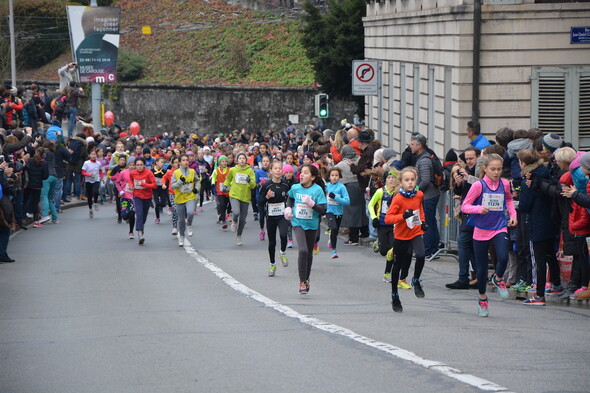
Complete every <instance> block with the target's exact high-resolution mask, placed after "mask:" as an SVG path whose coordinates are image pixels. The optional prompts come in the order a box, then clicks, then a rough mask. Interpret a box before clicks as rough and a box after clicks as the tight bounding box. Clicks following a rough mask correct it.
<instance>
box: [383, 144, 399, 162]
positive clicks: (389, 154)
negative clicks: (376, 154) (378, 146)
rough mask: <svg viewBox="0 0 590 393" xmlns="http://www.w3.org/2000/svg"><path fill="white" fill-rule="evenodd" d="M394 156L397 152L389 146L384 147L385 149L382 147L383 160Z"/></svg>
mask: <svg viewBox="0 0 590 393" xmlns="http://www.w3.org/2000/svg"><path fill="white" fill-rule="evenodd" d="M396 156H397V153H396V152H395V150H393V149H392V148H391V147H386V148H385V149H383V159H384V160H385V161H389V160H391V159H392V158H395V157H396Z"/></svg>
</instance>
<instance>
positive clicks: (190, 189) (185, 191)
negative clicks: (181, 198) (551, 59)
mask: <svg viewBox="0 0 590 393" xmlns="http://www.w3.org/2000/svg"><path fill="white" fill-rule="evenodd" d="M180 192H182V193H183V194H188V193H189V192H193V183H188V184H183V185H182V186H180Z"/></svg>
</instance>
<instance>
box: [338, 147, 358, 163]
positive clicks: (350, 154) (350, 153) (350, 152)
mask: <svg viewBox="0 0 590 393" xmlns="http://www.w3.org/2000/svg"><path fill="white" fill-rule="evenodd" d="M340 154H342V158H347V159H349V160H350V159H352V158H355V157H356V150H354V147H352V146H350V145H344V146H342V148H341V149H340Z"/></svg>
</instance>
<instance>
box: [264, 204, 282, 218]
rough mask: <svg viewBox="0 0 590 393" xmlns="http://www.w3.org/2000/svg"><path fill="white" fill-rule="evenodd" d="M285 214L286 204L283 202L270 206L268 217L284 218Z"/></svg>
mask: <svg viewBox="0 0 590 393" xmlns="http://www.w3.org/2000/svg"><path fill="white" fill-rule="evenodd" d="M284 212H285V204H284V203H283V202H279V203H269V204H268V215H269V216H272V217H275V216H282V215H283V213H284Z"/></svg>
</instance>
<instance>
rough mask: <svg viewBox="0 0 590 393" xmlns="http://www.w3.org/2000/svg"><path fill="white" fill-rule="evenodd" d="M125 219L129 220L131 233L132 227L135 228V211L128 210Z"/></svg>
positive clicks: (131, 231)
mask: <svg viewBox="0 0 590 393" xmlns="http://www.w3.org/2000/svg"><path fill="white" fill-rule="evenodd" d="M127 220H128V222H129V233H133V229H134V228H135V211H132V212H129V214H128V215H127Z"/></svg>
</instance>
